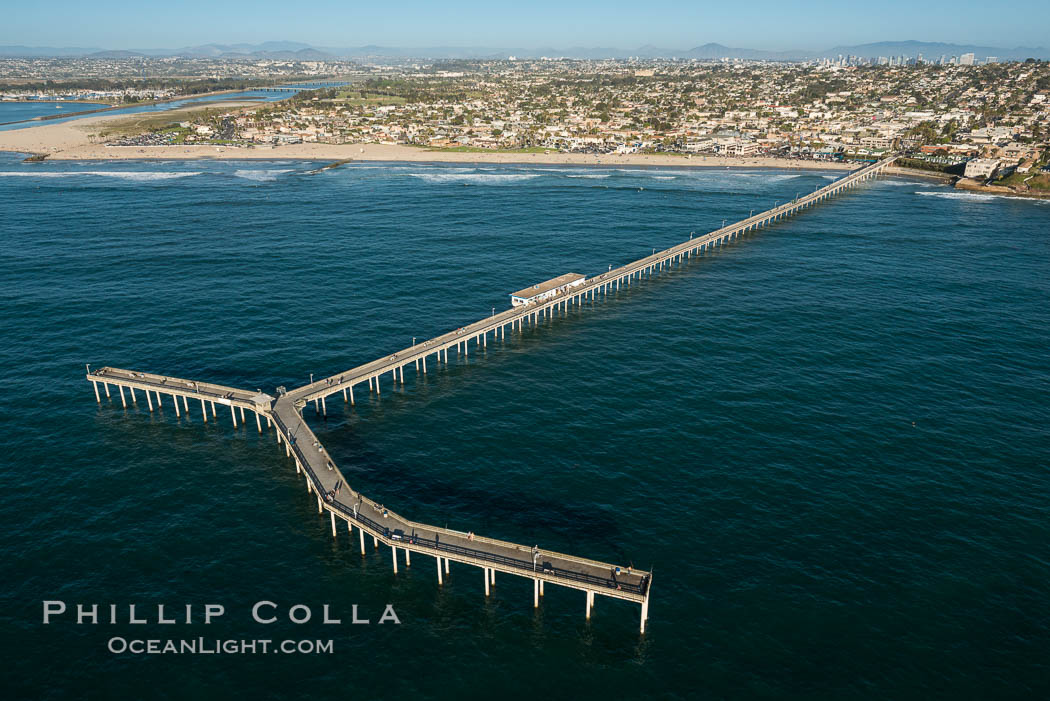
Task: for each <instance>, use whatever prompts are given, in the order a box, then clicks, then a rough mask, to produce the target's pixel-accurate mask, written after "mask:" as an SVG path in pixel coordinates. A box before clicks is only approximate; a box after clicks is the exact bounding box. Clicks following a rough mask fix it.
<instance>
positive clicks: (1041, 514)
mask: <svg viewBox="0 0 1050 701" xmlns="http://www.w3.org/2000/svg"><path fill="white" fill-rule="evenodd" d="M317 165H318V164H315V163H298V162H289V161H274V162H250V163H247V162H240V163H238V162H210V161H201V162H191V163H185V162H180V163H169V162H125V163H48V162H44V163H37V164H23V163H20V162H19V158H18V157H17V156H14V155H7V156H0V202H2V203H3V213H2V215H0V233H2V240H3V242H4V246H3V248H2V250H0V255H2V258H3V259H2V261H0V304H2V308H3V310H4V312H3V319H4V323H3V326H4V341H5V343H4V344H3V345H2V346H0V387H2V388H3V392H2V397H3V399H2V404H0V412H2V416H3V421H4V428H5V431H4V433H3V437H2V438H0V441H2V443H0V450H2V452H3V454H4V455H5V459H4V461H3V463H2V473H0V479H2V480H3V484H4V486H5V498H4V499H3V500H2V502H0V513H2V515H3V524H4V527H3V529H2V530H0V553H2V555H3V562H4V567H3V572H4V575H5V578H4V579H5V581H4V586H3V587H2V589H0V602H2V606H0V614H2V616H3V618H4V621H3V625H4V630H5V634H4V636H3V646H4V649H3V650H2V651H0V653H2V654H3V658H4V659H5V660H7V664H8V665H9V667H10V668H11V670H12V671H13V672H14V673H9V674H7V675H5V681H4V682H3V683H4V685H5V686H6V687H8V690H7V693H4V694H3V697H4V698H22V697H25V698H34V699H40V698H56V699H58V698H62V699H64V698H94V697H99V698H101V697H109V696H120V697H122V698H186V697H189V696H193V697H196V698H226V697H229V696H231V695H233V694H236V695H237V696H244V697H255V698H281V699H283V698H289V697H295V696H306V695H309V696H310V697H313V698H318V697H321V698H327V697H331V698H336V697H340V698H342V697H345V696H347V695H351V696H361V697H363V698H395V697H398V698H412V699H415V698H476V697H479V696H481V695H482V694H484V695H486V696H489V695H494V696H493V697H494V698H504V697H507V698H524V697H526V696H528V697H536V696H537V695H538V696H540V697H543V698H568V697H569V694H573V695H575V696H576V697H578V698H608V697H610V696H612V695H615V696H621V697H622V696H641V697H643V698H677V699H687V698H688V699H693V698H713V699H741V698H778V699H781V698H787V699H843V698H892V699H930V698H945V699H960V698H974V699H989V698H996V699H999V698H1017V699H1031V698H1043V697H1046V696H1047V694H1048V692H1050V683H1048V681H1050V669H1048V659H1050V657H1048V653H1050V584H1048V582H1050V552H1048V545H1047V543H1048V542H1050V525H1048V517H1050V507H1048V504H1050V473H1048V464H1047V454H1048V450H1050V438H1048V431H1047V425H1048V420H1050V411H1048V401H1047V392H1048V390H1050V360H1048V354H1047V349H1048V348H1050V205H1048V204H1046V203H1039V202H1032V201H1024V200H1014V199H1003V198H995V197H986V196H980V195H971V194H963V193H957V192H955V191H953V190H951V189H948V188H946V187H944V186H941V185H936V184H928V183H924V182H918V181H911V180H904V179H886V180H881V181H878V182H873V183H869V184H865V185H864V186H863V187H861V188H858V189H856V190H854V191H852V192H850V193H848V194H846V195H844V196H840V197H838V198H836V199H835V200H833V201H831V202H828V203H826V204H822V205H821V206H819V207H815V208H813V209H810V210H807V211H805V212H804V213H803V214H801V215H800V216H798V217H795V218H794V219H791V220H788V221H785V222H783V223H780V224H778V225H776V226H774V227H771V228H769V229H766V230H763V231H760V232H757V233H755V234H753V235H749V236H748V237H746V238H744V239H742V240H740V242H739V243H734V244H733V245H731V246H727V247H725V248H724V249H723V250H721V251H719V252H717V253H714V254H712V255H710V256H708V257H704V258H700V259H693V260H691V261H690V262H688V263H687V264H686V265H684V266H681V267H676V268H673V269H671V270H670V271H668V272H665V273H664V274H662V275H660V276H658V277H657V278H654V279H653V280H652V281H649V282H644V283H643V284H640V285H632V286H631V288H630V289H621V290H620V291H619V293H618V294H616V295H614V296H611V297H610V298H609V299H608V300H607V301H603V302H601V303H597V304H594V305H593V307H591V306H586V307H584V308H582V309H580V310H578V311H577V310H575V309H574V310H573V311H572V312H571V313H569V314H568V316H566V317H562V318H557V319H554V320H551V321H548V322H545V323H544V324H542V325H541V326H540V327H538V328H535V329H526V330H525V332H524V333H523V334H521V335H519V334H517V333H515V334H514V335H513V338H512V337H510V336H508V338H507V341H506V342H504V343H503V344H491V343H490V345H489V346H488V349H487V351H486V352H481V353H475V352H473V348H472V349H471V350H472V353H471V355H470V356H469V358H468V359H467V360H463V361H459V360H457V361H456V362H454V363H453V364H452V367H450V368H449V369H443V370H441V371H438V372H435V371H432V372H431V374H429V375H428V376H427V377H426V379H425V380H423V379H417V378H415V377H413V376H412V374H411V373H409V372H407V371H406V385H405V388H404V389H403V390H402V389H398V390H397V391H391V389H390V387H389V383H388V384H387V386H386V387H384V392H383V394H382V397H381V399H380V398H375V397H373V398H371V399H365V398H364V397H363V396H362V395H363V394H364V393H363V392H361V393H359V400H360V401H359V402H358V405H357V406H356V407H355V408H354V410H352V411H349V410H346V411H344V408H343V407H342V406H341V403H340V402H336V401H333V402H331V403H330V404H329V410H330V412H332V416H330V417H329V419H328V421H327V424H325V423H322V422H320V421H316V420H314V426H315V429H316V430H317V432H318V435H319V436H320V437H321V439H322V440H323V441H324V442H325V445H326V446H327V448H328V449H329V450H330V452H331V453H332V455H333V457H334V458H335V459H336V461H337V462H338V463H339V464H340V466H341V467H342V469H343V471H344V473H345V474H346V475H347V478H348V479H349V480H351V481H352V482H353V483H354V486H355V487H356V488H359V489H361V490H362V491H364V492H366V493H368V494H370V495H371V496H373V497H375V498H377V499H380V500H381V501H383V502H384V503H386V504H387V505H388V506H390V507H392V508H395V509H396V510H398V511H400V512H401V513H403V514H405V515H408V516H411V517H414V518H416V519H417V520H420V521H432V522H437V523H441V524H448V526H449V527H453V528H461V529H463V530H474V531H476V532H478V533H482V534H486V535H491V536H494V537H501V538H506V539H509V540H513V541H518V542H524V543H538V544H539V545H540V546H541V547H543V548H547V549H559V550H564V551H567V552H571V553H575V554H579V555H583V556H588V557H594V558H598V559H606V560H610V561H616V562H621V563H624V562H633V563H634V564H635V565H637V566H640V567H646V568H649V567H652V568H653V571H654V575H655V576H654V583H653V595H652V605H651V610H650V617H651V619H650V630H649V632H648V633H647V635H645V636H644V637H640V636H639V635H638V632H637V626H638V608H637V607H636V606H633V605H629V604H626V603H620V602H615V601H611V600H606V599H602V598H599V599H598V601H597V606H596V609H595V615H594V617H593V619H592V620H591V621H590V622H585V621H584V616H583V609H584V596H583V594H582V593H580V592H575V591H569V590H563V589H559V588H557V587H554V586H551V587H549V588H548V590H547V595H546V597H545V601H544V602H543V604H542V606H541V608H540V609H539V610H538V611H534V610H533V609H532V606H531V598H532V589H531V584H530V583H529V582H528V581H527V580H523V579H520V580H519V579H515V578H512V577H509V576H502V575H501V576H500V577H499V578H498V580H497V583H496V587H495V590H494V596H493V597H492V598H491V599H489V600H487V601H486V600H485V599H484V597H483V593H482V582H481V576H480V572H478V571H477V570H476V569H473V568H469V567H465V566H456V565H453V570H452V574H451V577H450V578H449V580H448V581H447V582H446V584H445V586H444V587H438V586H437V583H436V581H435V579H436V578H435V574H434V571H433V570H434V563H433V561H432V560H430V559H427V558H421V557H418V556H417V559H416V560H414V561H413V566H412V567H411V568H409V569H408V570H407V571H406V570H405V569H404V568H402V571H401V572H400V573H399V574H398V575H394V574H393V573H392V572H391V567H390V556H389V552H388V551H386V550H385V549H384V550H382V551H380V552H378V553H371V552H370V554H369V555H368V556H367V557H365V558H362V557H361V556H360V555H359V554H358V553H357V542H356V540H354V541H350V540H349V539H348V538H347V537H346V534H345V533H342V532H341V533H340V534H339V537H338V538H337V539H336V540H334V541H333V539H332V536H331V534H330V532H329V530H328V524H327V521H325V520H323V519H322V517H320V516H318V515H317V512H316V509H315V508H314V504H313V502H312V500H311V497H310V496H309V495H307V494H306V491H305V489H304V488H303V482H302V481H301V480H300V479H297V478H296V475H295V470H294V465H291V464H290V463H289V462H288V460H286V459H285V457H284V454H283V451H280V450H279V449H278V448H277V446H276V444H275V443H274V440H273V436H272V434H267V435H265V436H259V435H258V434H257V433H256V431H255V428H254V425H250V426H249V427H248V428H247V429H245V428H243V427H242V428H239V429H237V430H234V429H232V427H231V426H230V425H229V422H227V421H226V420H225V419H224V417H221V416H220V421H219V422H218V423H214V422H213V423H208V424H207V425H202V424H201V422H200V420H199V415H191V416H189V417H188V418H187V417H186V416H185V415H184V416H183V417H182V418H181V419H176V418H175V417H174V415H173V413H172V411H171V407H170V405H168V406H166V407H165V408H164V410H163V411H162V412H158V413H155V414H153V415H151V414H150V413H149V412H148V410H146V408H145V406H144V404H141V403H140V404H139V405H138V406H134V407H132V408H129V409H127V410H124V409H122V408H121V406H120V401H119V397H117V396H114V398H112V399H111V400H109V401H106V400H105V398H104V399H103V405H102V406H98V405H97V404H96V403H95V399H94V395H93V394H92V392H91V387H90V385H89V384H88V383H87V382H85V381H84V379H83V371H84V364H85V363H92V364H93V365H94V366H96V367H97V366H100V365H103V364H109V365H114V366H118V367H128V368H135V369H142V370H149V371H157V372H164V373H169V374H172V375H177V376H183V377H188V378H194V379H201V380H211V381H216V382H221V383H225V384H230V385H236V386H243V387H249V388H262V389H264V390H266V391H271V392H272V391H273V388H274V387H276V386H278V385H287V386H290V387H291V386H297V385H298V384H300V383H304V382H306V381H307V380H308V376H309V374H310V373H316V374H321V373H334V372H338V371H340V370H343V369H346V368H348V367H351V366H353V365H356V364H358V363H360V362H364V361H367V360H371V359H374V358H376V357H379V356H382V355H384V354H386V353H389V352H390V351H391V350H394V349H396V348H400V347H403V346H404V345H407V344H408V343H409V342H411V338H412V337H413V336H417V337H424V336H430V335H434V334H437V333H440V332H442V331H445V330H448V329H451V328H454V327H457V326H461V325H463V324H464V323H466V322H469V321H472V320H475V319H476V318H478V317H481V316H484V315H487V314H490V313H491V310H492V308H493V307H495V308H497V309H502V308H505V307H506V306H507V305H508V296H507V294H508V293H509V292H510V291H513V290H516V289H520V288H521V287H523V286H525V285H527V284H530V283H533V282H537V281H540V280H544V279H547V278H550V277H553V276H555V275H558V274H561V273H564V272H568V271H575V272H581V273H587V274H593V273H598V272H602V271H604V270H606V269H607V267H608V266H609V265H616V264H620V263H623V262H626V261H628V260H632V259H634V258H637V257H640V256H642V255H645V254H647V253H649V252H650V251H651V250H652V248H653V247H664V246H667V245H669V244H672V243H675V242H678V241H680V240H682V239H685V238H687V237H688V235H689V233H690V232H692V231H695V232H697V233H698V234H699V233H702V232H706V231H709V230H711V229H714V228H716V227H717V226H719V225H720V224H721V221H722V219H724V218H729V219H731V220H732V219H736V218H740V217H743V216H746V215H747V214H748V212H749V211H750V210H751V209H752V208H756V209H758V208H764V207H768V206H771V205H772V204H773V202H774V201H775V200H778V199H779V200H781V201H783V200H784V199H785V198H790V197H793V196H795V194H796V193H797V192H805V191H807V190H812V189H813V188H814V187H817V186H820V185H823V184H825V183H827V182H828V181H829V178H833V177H835V175H834V174H829V173H804V174H799V173H794V172H762V171H754V172H748V171H743V172H738V171H719V170H704V171H685V170H671V169H641V168H622V169H599V168H546V167H524V166H523V167H499V166H478V167H470V166H439V165H423V164H409V165H405V164H400V165H396V164H382V163H372V164H351V165H349V166H347V167H342V168H338V169H333V170H327V171H324V172H322V173H320V174H317V175H303V173H304V172H305V171H308V170H310V169H312V168H315V167H316V166H317ZM452 358H453V356H452V355H450V359H452ZM139 401H140V402H142V401H143V400H142V397H141V395H140V396H139ZM308 415H309V413H308ZM45 599H62V600H65V601H67V602H69V603H70V605H73V604H75V603H77V602H80V603H88V604H90V603H99V604H109V603H117V604H121V605H125V606H126V605H127V604H128V603H138V604H143V605H149V606H152V607H155V605H156V604H158V603H165V604H168V605H169V610H170V608H171V607H176V608H178V609H180V610H181V607H182V606H184V605H185V604H187V603H192V604H195V605H197V606H202V605H203V604H206V603H220V604H223V605H225V606H226V609H227V614H226V616H225V617H224V618H223V619H222V620H220V621H219V622H216V623H213V624H212V625H210V626H204V625H202V624H197V625H191V626H185V625H178V626H159V625H155V624H154V625H148V626H130V625H126V624H123V625H117V626H110V625H97V626H92V625H87V624H85V625H80V626H77V625H74V624H73V622H72V621H71V620H69V618H68V617H67V618H66V619H64V620H62V621H59V622H57V623H54V624H52V625H49V626H44V625H42V624H41V610H42V609H41V602H42V601H43V600H45ZM263 599H266V600H272V601H275V602H279V603H281V604H282V605H283V606H289V605H292V604H297V603H302V604H307V605H309V606H311V607H313V608H314V610H315V612H316V615H318V616H319V615H320V607H321V606H322V605H323V604H325V603H327V604H330V605H331V606H332V608H333V610H334V611H336V612H338V613H341V614H342V618H343V620H344V625H342V626H324V625H320V624H316V623H314V622H311V623H309V624H306V625H301V626H297V625H292V624H289V623H287V622H282V623H280V624H275V625H272V626H259V625H256V624H252V623H250V619H249V608H250V606H251V604H252V603H253V602H255V601H259V600H263ZM387 603H390V604H393V605H394V607H395V609H396V611H397V613H398V615H399V616H400V618H401V621H402V624H401V625H400V626H393V625H389V624H388V625H383V626H380V625H374V624H373V625H370V626H352V625H349V624H348V620H349V618H350V613H349V611H350V606H351V605H352V604H358V605H359V606H360V608H361V610H362V612H363V615H365V616H368V617H370V618H371V619H372V620H373V623H374V622H375V621H376V619H377V618H378V616H379V614H380V613H381V612H382V610H383V606H384V605H386V604H387ZM152 615H153V617H154V618H155V613H154V614H152ZM125 617H126V614H125ZM115 635H120V636H127V637H140V638H142V637H144V638H191V637H196V636H198V635H204V636H208V637H213V638H214V637H221V638H272V639H278V640H279V639H283V638H292V639H300V638H310V639H333V640H334V641H335V642H334V646H335V651H334V653H333V654H331V655H301V656H294V655H266V656H264V655H254V656H253V655H237V656H181V657H180V656H172V655H168V656H161V655H158V656H129V655H113V654H110V653H109V652H107V651H106V643H107V640H109V638H111V637H113V636H115Z"/></svg>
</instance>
